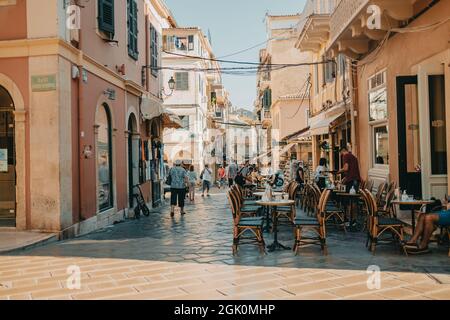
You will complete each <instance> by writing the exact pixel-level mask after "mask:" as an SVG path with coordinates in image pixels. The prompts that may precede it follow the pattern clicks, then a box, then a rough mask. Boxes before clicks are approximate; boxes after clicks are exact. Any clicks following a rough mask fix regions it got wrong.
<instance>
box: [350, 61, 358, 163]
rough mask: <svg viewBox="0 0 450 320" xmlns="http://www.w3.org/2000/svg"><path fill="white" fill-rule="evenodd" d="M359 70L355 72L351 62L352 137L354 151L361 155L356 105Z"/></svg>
mask: <svg viewBox="0 0 450 320" xmlns="http://www.w3.org/2000/svg"><path fill="white" fill-rule="evenodd" d="M357 75H358V71H357V69H356V70H355V72H353V64H352V63H350V77H351V79H350V81H349V85H350V92H351V94H352V103H351V105H350V113H351V115H350V116H351V123H352V125H351V137H352V152H353V153H354V154H355V155H356V156H358V155H359V150H358V147H357V146H358V144H357V141H356V120H355V107H356V108H357V107H358V83H357V82H356V81H358V77H357Z"/></svg>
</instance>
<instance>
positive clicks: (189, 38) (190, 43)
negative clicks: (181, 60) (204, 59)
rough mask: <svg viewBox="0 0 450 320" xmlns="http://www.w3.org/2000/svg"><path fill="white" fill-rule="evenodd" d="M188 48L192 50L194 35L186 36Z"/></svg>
mask: <svg viewBox="0 0 450 320" xmlns="http://www.w3.org/2000/svg"><path fill="white" fill-rule="evenodd" d="M188 50H189V51H192V50H194V36H188Z"/></svg>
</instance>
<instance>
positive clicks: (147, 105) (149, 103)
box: [141, 98, 164, 120]
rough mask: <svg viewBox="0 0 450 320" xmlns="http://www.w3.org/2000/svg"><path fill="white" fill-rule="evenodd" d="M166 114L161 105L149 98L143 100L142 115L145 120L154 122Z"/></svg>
mask: <svg viewBox="0 0 450 320" xmlns="http://www.w3.org/2000/svg"><path fill="white" fill-rule="evenodd" d="M163 112H164V108H163V106H162V105H161V103H158V102H156V101H154V100H152V99H149V98H142V104H141V113H142V117H143V118H144V119H145V120H152V119H154V118H156V117H159V116H160V115H162V113H163Z"/></svg>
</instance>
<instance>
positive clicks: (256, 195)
mask: <svg viewBox="0 0 450 320" xmlns="http://www.w3.org/2000/svg"><path fill="white" fill-rule="evenodd" d="M265 194H266V192H265V191H264V192H262V191H258V192H253V195H254V196H255V197H258V198H262V197H264V195H265ZM272 194H273V196H274V197H278V198H279V197H283V196H285V195H287V193H286V192H273V193H272Z"/></svg>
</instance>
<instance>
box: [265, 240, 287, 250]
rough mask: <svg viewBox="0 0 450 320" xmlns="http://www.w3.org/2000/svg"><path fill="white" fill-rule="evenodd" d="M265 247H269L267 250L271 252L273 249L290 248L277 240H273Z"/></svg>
mask: <svg viewBox="0 0 450 320" xmlns="http://www.w3.org/2000/svg"><path fill="white" fill-rule="evenodd" d="M267 249H269V252H273V251H277V250H291V248H290V247H287V246H285V245H282V244H281V243H279V242H278V241H274V242H273V243H272V244H270V245H268V246H267Z"/></svg>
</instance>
